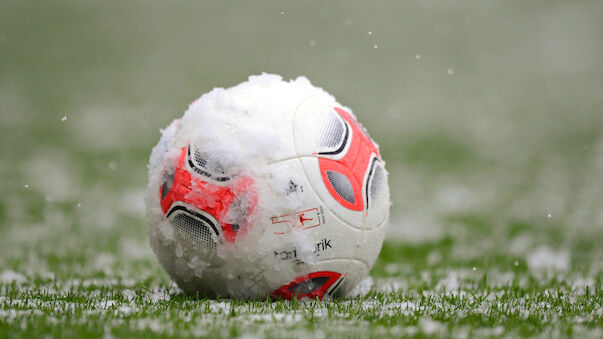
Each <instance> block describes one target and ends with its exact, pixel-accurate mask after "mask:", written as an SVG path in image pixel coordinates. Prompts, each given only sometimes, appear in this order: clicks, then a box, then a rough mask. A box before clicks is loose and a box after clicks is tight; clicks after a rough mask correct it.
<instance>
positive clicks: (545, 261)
mask: <svg viewBox="0 0 603 339" xmlns="http://www.w3.org/2000/svg"><path fill="white" fill-rule="evenodd" d="M526 262H527V264H528V267H529V268H530V269H531V270H534V271H539V270H557V271H567V270H568V269H569V267H570V254H569V252H568V251H566V250H559V251H555V250H552V249H550V248H549V247H546V246H541V247H538V248H537V249H535V250H534V251H532V252H530V253H528V255H527V257H526Z"/></svg>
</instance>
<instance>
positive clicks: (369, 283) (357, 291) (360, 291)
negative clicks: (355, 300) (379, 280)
mask: <svg viewBox="0 0 603 339" xmlns="http://www.w3.org/2000/svg"><path fill="white" fill-rule="evenodd" d="M372 287H373V278H372V277H370V276H369V277H366V278H364V279H362V280H360V283H358V285H356V286H355V287H354V288H353V289H352V290H351V291H350V293H349V294H348V297H363V296H365V295H367V294H368V293H369V292H370V291H371V288H372Z"/></svg>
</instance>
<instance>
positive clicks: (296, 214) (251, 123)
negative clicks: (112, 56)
mask: <svg viewBox="0 0 603 339" xmlns="http://www.w3.org/2000/svg"><path fill="white" fill-rule="evenodd" d="M383 166H384V162H383V160H382V159H381V157H380V155H379V150H378V146H377V144H376V143H374V142H373V141H372V140H371V139H370V137H368V134H367V133H366V131H365V130H364V128H363V127H362V126H361V125H360V124H359V123H357V122H356V120H355V117H354V115H353V114H352V112H351V110H350V109H349V108H346V107H343V106H342V105H340V104H339V103H338V102H337V101H336V100H335V98H334V97H333V96H331V95H330V94H328V93H327V92H325V91H324V90H322V89H320V88H317V87H314V86H312V84H311V83H310V82H309V81H308V79H306V78H304V77H299V78H297V79H295V80H292V81H289V82H285V81H283V80H282V78H281V77H280V76H277V75H271V74H262V75H260V76H251V77H250V78H249V81H246V82H243V83H241V84H239V85H237V86H235V87H232V88H229V89H223V88H216V89H214V90H212V91H211V92H209V93H207V94H204V95H203V96H201V98H199V99H198V100H197V101H195V102H193V103H192V104H191V105H190V107H189V109H188V110H187V111H186V113H185V114H184V117H182V118H181V119H178V120H175V121H174V122H172V123H171V124H170V125H169V126H168V127H167V128H166V129H165V130H162V137H161V140H160V141H159V143H158V144H157V146H156V147H155V148H154V149H153V152H152V154H151V159H150V164H149V185H148V188H147V193H146V197H145V202H146V207H147V218H148V222H149V238H150V243H151V246H152V248H153V250H154V252H155V253H156V254H157V257H158V259H159V262H160V263H161V265H162V267H163V268H164V269H165V271H166V272H167V273H168V274H169V275H170V277H171V278H172V279H173V280H174V281H175V282H176V283H177V284H178V286H179V287H180V288H182V289H183V290H184V291H186V292H187V293H190V294H199V295H202V296H210V297H213V296H225V297H238V298H244V299H251V298H253V299H255V298H265V297H266V296H268V295H271V296H273V297H277V298H291V297H294V296H295V297H311V298H314V297H317V298H321V299H322V298H323V297H330V296H333V295H340V296H345V295H347V294H348V293H349V292H350V291H351V290H352V289H353V288H354V286H355V285H357V284H358V282H359V281H360V280H362V279H363V278H364V277H366V276H367V274H368V272H369V271H370V269H371V267H372V265H373V264H374V262H375V260H376V259H377V256H378V254H379V252H380V250H381V245H382V243H383V238H384V236H385V229H386V225H387V221H388V217H389V205H390V202H389V188H388V184H387V172H386V171H385V168H384V167H383Z"/></svg>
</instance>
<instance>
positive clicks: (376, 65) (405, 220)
mask: <svg viewBox="0 0 603 339" xmlns="http://www.w3.org/2000/svg"><path fill="white" fill-rule="evenodd" d="M601 13H603V2H601V1H571V2H570V1H529V2H525V1H522V2H520V1H516V2H508V1H488V2H475V1H454V2H452V1H435V0H430V1H423V0H421V1H404V2H399V1H378V2H377V1H303V2H301V1H295V2H294V1H279V2H269V1H253V2H244V1H170V2H159V1H113V0H109V1H65V0H57V1H13V0H4V1H2V2H1V3H0V144H1V146H0V147H2V152H1V153H0V176H1V177H2V179H1V180H0V191H1V192H2V193H3V194H2V196H1V197H0V239H2V246H0V266H3V267H6V268H11V269H13V270H16V271H19V272H22V273H24V274H28V275H40V276H45V275H46V276H54V275H65V276H69V275H71V274H73V272H74V271H77V272H78V274H80V275H81V274H84V275H108V276H129V277H132V276H135V277H137V278H138V277H141V278H145V277H146V278H150V279H154V278H152V277H156V276H157V275H160V273H159V267H158V265H157V263H156V262H155V261H154V259H153V256H152V253H151V251H150V249H149V247H148V245H147V235H146V224H145V221H144V215H143V213H144V206H143V203H142V194H143V191H144V188H145V185H146V181H147V176H146V175H147V173H146V171H147V169H146V164H147V161H148V157H149V154H150V151H151V148H152V147H153V146H154V145H155V143H156V142H157V141H158V139H159V136H160V134H159V129H160V128H163V127H165V126H166V125H167V124H168V123H169V122H170V121H172V120H173V119H174V118H177V117H180V116H181V115H182V114H183V112H184V111H185V110H186V109H187V107H188V104H189V103H190V102H191V101H193V100H194V99H195V98H197V97H199V96H200V95H201V94H202V93H205V92H207V91H209V90H211V89H212V88H213V87H230V86H233V85H236V84H238V83H240V82H242V81H244V80H246V79H247V77H248V76H249V75H252V74H259V73H261V72H269V73H278V74H280V75H282V76H283V77H284V78H285V79H290V78H295V77H297V76H299V75H304V76H307V77H308V78H309V79H310V80H311V81H312V83H313V84H314V85H317V86H320V87H323V88H324V89H326V90H327V91H329V92H330V93H332V94H333V95H334V96H335V97H336V98H337V99H338V100H339V101H340V102H341V103H342V104H344V105H346V106H349V107H351V108H352V109H353V110H354V112H355V113H356V115H357V116H358V117H359V119H360V121H361V122H363V124H364V125H365V126H366V127H367V129H368V130H369V131H370V132H371V134H372V136H373V138H374V139H375V140H376V141H377V142H378V143H379V144H380V146H381V151H382V154H383V157H384V158H385V159H386V161H387V168H388V170H389V171H390V185H391V188H392V200H393V206H392V217H391V225H390V230H389V232H390V236H389V237H388V244H390V245H388V246H390V247H392V246H394V247H395V246H399V247H400V248H405V249H408V251H410V252H409V253H411V254H410V257H412V256H413V253H419V254H421V255H423V257H420V258H419V254H417V256H418V257H417V258H418V259H417V260H418V264H421V265H437V264H439V263H443V262H444V263H450V264H451V265H454V263H461V264H462V265H472V263H473V264H475V263H478V264H482V265H488V264H489V263H492V262H496V260H507V259H505V258H510V257H512V258H518V259H517V260H519V263H518V262H517V261H515V266H517V265H521V266H526V265H527V266H528V267H538V266H539V265H540V266H542V265H544V266H547V265H548V266H547V267H554V268H558V269H561V270H567V269H569V268H571V269H578V270H580V269H584V270H588V271H591V272H592V271H595V272H599V271H600V270H601V269H602V266H603V263H602V262H601V260H600V258H601V257H603V249H602V248H601V246H600V244H601V243H602V241H603V236H602V235H601V233H602V231H603V208H602V207H603V95H602V94H603V63H602V62H601V60H603V44H602V41H603V40H601V33H602V32H603V20H602V19H601ZM391 244H398V245H391ZM425 248H428V250H422V249H425ZM413 251H415V252H413ZM394 252H395V251H394ZM388 253H389V252H388ZM392 253H393V252H392ZM497 258H499V259H497ZM512 260H516V259H512ZM459 265H460V264H459ZM380 269H382V268H379V265H378V267H377V270H380ZM136 272H139V273H140V275H135V274H136Z"/></svg>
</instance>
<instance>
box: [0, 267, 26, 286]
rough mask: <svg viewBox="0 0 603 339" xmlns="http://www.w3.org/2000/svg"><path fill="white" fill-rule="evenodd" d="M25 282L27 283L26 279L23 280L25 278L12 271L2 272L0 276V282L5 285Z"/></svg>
mask: <svg viewBox="0 0 603 339" xmlns="http://www.w3.org/2000/svg"><path fill="white" fill-rule="evenodd" d="M25 281H27V279H26V278H25V276H24V275H23V274H21V273H19V272H15V271H12V270H5V271H3V272H2V274H0V282H2V283H5V284H10V283H17V284H20V283H24V282H25Z"/></svg>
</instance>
